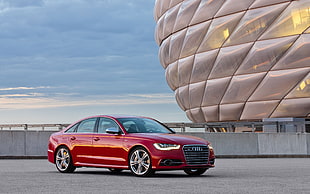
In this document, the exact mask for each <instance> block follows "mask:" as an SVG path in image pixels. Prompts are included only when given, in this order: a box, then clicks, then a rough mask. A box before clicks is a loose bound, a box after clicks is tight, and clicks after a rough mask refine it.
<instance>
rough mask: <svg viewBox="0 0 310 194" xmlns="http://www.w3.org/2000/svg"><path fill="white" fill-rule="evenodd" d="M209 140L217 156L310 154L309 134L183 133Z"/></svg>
mask: <svg viewBox="0 0 310 194" xmlns="http://www.w3.org/2000/svg"><path fill="white" fill-rule="evenodd" d="M184 134H188V135H192V136H196V137H201V138H203V139H206V140H208V141H210V142H211V143H212V145H213V147H214V150H215V154H216V155H217V156H258V157H259V156H267V157H268V156H310V134H305V133H303V134H296V133H184Z"/></svg>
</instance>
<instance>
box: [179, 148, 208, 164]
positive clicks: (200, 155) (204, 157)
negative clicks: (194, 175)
mask: <svg viewBox="0 0 310 194" xmlns="http://www.w3.org/2000/svg"><path fill="white" fill-rule="evenodd" d="M183 152H184V156H185V159H186V163H187V164H188V165H203V164H208V160H209V147H208V146H206V145H185V146H183Z"/></svg>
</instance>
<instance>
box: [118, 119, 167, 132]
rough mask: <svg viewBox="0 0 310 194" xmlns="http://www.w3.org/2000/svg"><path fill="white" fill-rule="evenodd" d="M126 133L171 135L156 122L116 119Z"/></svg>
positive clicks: (150, 120)
mask: <svg viewBox="0 0 310 194" xmlns="http://www.w3.org/2000/svg"><path fill="white" fill-rule="evenodd" d="M117 120H118V121H119V122H120V123H121V124H122V125H123V127H124V128H125V130H126V131H127V132H128V133H173V132H172V131H170V130H169V129H168V128H167V127H165V126H164V125H162V124H160V123H159V122H157V121H154V120H152V119H147V118H119V119H117Z"/></svg>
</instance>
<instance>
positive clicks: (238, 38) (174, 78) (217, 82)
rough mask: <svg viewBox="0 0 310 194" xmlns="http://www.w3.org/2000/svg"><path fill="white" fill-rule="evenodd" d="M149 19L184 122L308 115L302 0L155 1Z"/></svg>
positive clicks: (306, 20)
mask: <svg viewBox="0 0 310 194" xmlns="http://www.w3.org/2000/svg"><path fill="white" fill-rule="evenodd" d="M154 17H155V20H156V22H157V26H156V30H155V39H156V42H157V44H158V45H159V59H160V63H161V64H162V66H163V68H165V71H166V80H167V83H168V85H169V86H170V88H171V89H172V90H173V91H174V92H175V97H176V101H177V103H178V105H179V106H180V107H181V109H182V110H184V111H185V112H186V115H187V117H188V118H189V119H190V120H191V121H193V122H198V123H204V122H226V121H261V120H263V119H268V118H288V117H289V118H303V119H305V118H306V119H307V118H309V117H310V73H309V72H310V27H309V26H310V0H291V1H288V0H157V1H156V3H155V9H154Z"/></svg>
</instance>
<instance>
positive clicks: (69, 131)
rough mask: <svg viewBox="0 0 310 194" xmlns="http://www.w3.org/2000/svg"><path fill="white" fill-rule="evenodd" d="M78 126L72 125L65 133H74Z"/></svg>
mask: <svg viewBox="0 0 310 194" xmlns="http://www.w3.org/2000/svg"><path fill="white" fill-rule="evenodd" d="M78 125H79V124H78V123H77V124H75V125H73V126H72V127H70V128H69V129H68V130H67V131H66V132H65V133H74V132H75V129H76V128H77V126H78Z"/></svg>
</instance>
